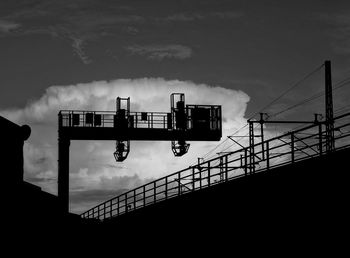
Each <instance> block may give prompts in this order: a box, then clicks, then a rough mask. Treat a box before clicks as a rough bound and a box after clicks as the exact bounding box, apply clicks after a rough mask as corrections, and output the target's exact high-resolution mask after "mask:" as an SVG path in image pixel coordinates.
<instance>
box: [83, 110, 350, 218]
mask: <svg viewBox="0 0 350 258" xmlns="http://www.w3.org/2000/svg"><path fill="white" fill-rule="evenodd" d="M349 136H350V113H346V114H343V115H340V116H338V117H336V118H334V140H335V149H336V150H339V149H342V148H346V147H349V146H350V137H349ZM325 145H326V126H325V123H324V122H316V123H315V124H312V125H309V126H306V127H303V128H301V129H298V130H294V131H291V132H287V133H285V134H283V135H280V136H277V137H274V138H271V139H268V140H265V141H263V142H259V143H257V144H255V145H254V146H249V147H246V148H242V149H239V150H236V151H233V152H230V153H226V154H224V155H221V156H218V157H216V158H213V159H210V160H207V161H205V162H202V163H200V164H198V165H195V166H190V167H188V168H186V169H183V170H180V171H178V172H175V173H173V174H170V175H168V176H165V177H162V178H159V179H157V180H155V181H153V182H150V183H147V184H145V185H142V186H139V187H137V188H135V189H132V190H130V191H127V192H125V193H123V194H121V195H119V196H117V197H114V198H112V199H110V200H107V201H105V202H103V203H102V204H99V205H97V206H96V207H93V208H91V209H89V210H88V211H86V212H84V213H83V214H81V217H83V218H95V219H99V220H104V219H108V218H112V217H116V216H119V215H122V214H126V213H128V212H132V211H134V210H137V209H140V208H143V207H146V206H148V205H152V204H155V203H157V202H160V201H163V200H167V199H170V198H174V197H176V196H180V195H183V194H187V193H190V192H193V191H196V190H200V189H203V188H206V187H210V186H212V185H216V184H220V183H223V182H227V181H230V180H234V179H236V178H239V177H243V176H248V175H250V174H254V173H258V172H262V171H266V170H268V169H271V168H275V167H278V166H284V165H287V164H291V163H294V162H297V161H301V160H304V159H308V158H312V157H316V156H322V155H324V154H326V149H325Z"/></svg>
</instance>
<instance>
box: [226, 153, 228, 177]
mask: <svg viewBox="0 0 350 258" xmlns="http://www.w3.org/2000/svg"><path fill="white" fill-rule="evenodd" d="M225 181H226V182H227V181H228V155H226V156H225Z"/></svg>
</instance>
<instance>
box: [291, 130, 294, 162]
mask: <svg viewBox="0 0 350 258" xmlns="http://www.w3.org/2000/svg"><path fill="white" fill-rule="evenodd" d="M290 146H291V149H292V151H291V154H292V163H294V133H293V132H291V134H290Z"/></svg>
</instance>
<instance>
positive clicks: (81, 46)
mask: <svg viewBox="0 0 350 258" xmlns="http://www.w3.org/2000/svg"><path fill="white" fill-rule="evenodd" d="M8 9H9V13H8V14H7V15H3V16H1V15H0V33H1V32H2V33H7V34H8V33H10V32H13V33H12V35H16V36H21V35H30V34H48V35H50V36H53V37H57V38H62V39H64V40H69V41H70V43H71V46H72V49H73V51H74V53H75V54H76V56H77V57H79V58H80V60H81V61H82V62H83V63H84V64H90V63H91V62H92V59H91V57H90V56H89V55H88V54H87V50H86V49H87V47H88V45H89V42H91V41H94V40H99V39H100V38H101V37H103V36H106V35H108V36H111V35H114V36H116V35H118V32H120V31H126V32H127V33H129V34H136V33H137V32H138V29H137V28H136V27H135V26H134V25H135V24H140V23H143V22H144V21H145V18H144V17H142V16H140V15H138V14H135V13H129V12H131V10H132V9H131V8H130V9H126V7H125V6H121V7H120V8H119V6H118V5H117V4H113V5H103V4H101V3H100V2H99V1H35V2H32V4H31V5H25V4H23V5H18V7H17V8H14V9H11V8H8Z"/></svg>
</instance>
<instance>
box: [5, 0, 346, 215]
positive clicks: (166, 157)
mask: <svg viewBox="0 0 350 258" xmlns="http://www.w3.org/2000/svg"><path fill="white" fill-rule="evenodd" d="M349 17H350V3H349V1H342V0H340V1H325V0H323V1H322V0H310V1H295V0H294V1H258V0H255V1H234V0H230V1H228V0H205V1H204V0H203V1H200V0H196V1H191V0H183V1H168V0H149V1H141V0H128V1H123V0H122V1H111V0H105V1H101V0H84V1H83V0H69V1H68V0H67V1H66V0H61V1H53V0H2V1H1V2H0V115H2V116H4V117H7V118H8V119H10V120H12V121H14V122H17V123H19V124H25V123H27V124H29V125H30V126H31V127H32V135H31V137H30V139H29V140H28V142H27V143H26V144H25V147H24V155H25V179H26V180H27V181H29V182H32V183H34V184H37V185H39V186H40V187H42V189H43V190H45V191H48V192H51V193H54V194H57V113H58V112H59V110H61V109H84V110H85V109H86V110H97V109H99V110H114V106H115V104H114V100H115V98H116V97H118V96H120V97H129V96H130V97H131V103H132V105H131V109H132V111H144V110H145V111H161V112H167V111H168V110H169V106H170V103H169V94H170V93H171V92H176V91H181V92H184V93H185V94H186V102H187V103H188V104H218V105H222V106H223V114H224V131H223V135H224V136H223V140H224V139H225V138H226V136H227V135H230V134H232V133H233V132H234V131H235V130H237V129H238V128H240V127H241V126H242V125H244V124H245V121H246V119H247V118H249V117H250V116H251V115H252V114H254V113H255V112H257V111H259V110H261V108H262V107H264V106H265V105H266V104H268V103H270V102H271V101H273V100H274V99H275V98H276V97H278V96H279V95H280V94H281V93H283V92H284V91H286V90H287V89H288V88H289V87H291V86H292V85H293V84H294V83H296V82H298V80H300V79H301V78H303V77H304V76H305V75H306V74H308V73H310V72H311V71H313V70H314V69H316V68H317V67H319V66H320V65H321V64H322V63H323V62H324V61H325V60H331V61H332V76H333V82H334V83H337V82H339V81H341V80H343V79H345V78H348V77H349V76H350V66H349V64H350V18H349ZM323 76H324V75H323V71H322V69H320V70H318V71H317V72H316V73H315V74H314V75H313V77H312V78H310V80H308V81H307V82H306V83H304V84H302V85H301V86H300V87H298V89H297V90H295V91H293V92H291V94H289V95H288V96H285V97H284V98H282V99H281V100H280V101H279V102H278V103H274V105H272V106H271V107H270V108H269V109H268V110H265V111H266V112H271V113H273V112H278V111H279V110H281V109H283V108H285V107H288V106H289V105H292V104H293V103H295V102H298V101H299V100H302V99H303V98H306V97H309V96H312V95H313V94H315V93H318V92H320V91H322V90H323V87H324V86H323V83H324V82H323ZM348 97H349V91H348V90H346V89H343V91H341V92H339V93H338V92H337V93H335V94H334V98H335V108H341V107H342V106H344V105H346V104H347V99H348ZM321 100H322V99H321ZM305 110H307V111H308V112H304V111H305ZM314 112H323V113H324V111H323V109H322V102H320V103H314V104H313V105H311V106H308V107H302V109H299V110H295V112H294V113H289V114H288V115H290V116H291V117H292V116H293V115H294V116H302V117H303V118H305V119H307V118H312V117H313V113H314ZM282 118H288V116H287V115H286V114H285V116H282ZM275 130H282V129H275ZM271 133H272V131H271ZM217 144H218V143H217V142H215V143H209V142H201V143H191V147H190V151H189V153H188V154H187V155H185V156H184V157H183V158H175V157H173V156H172V152H171V149H170V143H168V142H132V143H131V153H130V156H129V158H128V159H127V160H126V161H125V162H124V163H118V164H117V163H115V162H114V160H113V159H114V158H113V155H112V153H113V151H114V143H113V142H93V141H87V142H74V143H73V144H72V145H71V160H72V162H71V167H70V170H71V174H70V176H71V178H70V184H71V186H70V187H71V188H70V196H71V205H70V208H71V211H72V212H76V213H79V212H82V211H84V210H86V209H87V208H89V207H91V205H94V204H97V203H99V202H101V201H104V200H106V199H108V198H110V197H112V196H115V195H116V194H118V193H121V192H122V191H125V190H126V189H130V188H133V187H135V186H138V185H140V184H143V183H145V182H148V181H150V180H152V179H154V178H157V177H160V176H164V175H166V174H169V173H171V172H175V171H176V170H178V169H181V168H184V167H187V166H188V165H190V164H192V163H193V162H196V160H197V157H201V156H203V155H205V154H206V153H207V152H208V151H210V150H211V149H212V148H214V147H215V146H216V145H217ZM154 164H157V165H156V166H154Z"/></svg>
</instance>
